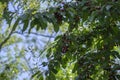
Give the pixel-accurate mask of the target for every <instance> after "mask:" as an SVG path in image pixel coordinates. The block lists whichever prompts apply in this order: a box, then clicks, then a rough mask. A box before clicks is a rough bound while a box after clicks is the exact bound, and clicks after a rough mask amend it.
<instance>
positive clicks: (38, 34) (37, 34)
mask: <svg viewBox="0 0 120 80" xmlns="http://www.w3.org/2000/svg"><path fill="white" fill-rule="evenodd" d="M13 33H17V34H20V35H23V34H28V32H24V33H21V32H18V31H14V32H13ZM30 34H34V35H36V36H42V37H48V38H55V36H51V35H50V36H49V35H44V34H40V33H36V32H30Z"/></svg>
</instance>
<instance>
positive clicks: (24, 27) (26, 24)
mask: <svg viewBox="0 0 120 80" xmlns="http://www.w3.org/2000/svg"><path fill="white" fill-rule="evenodd" d="M28 24H29V20H25V21H24V25H23V29H22V32H24V31H25V30H26V29H27V27H28Z"/></svg>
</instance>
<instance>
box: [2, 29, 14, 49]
mask: <svg viewBox="0 0 120 80" xmlns="http://www.w3.org/2000/svg"><path fill="white" fill-rule="evenodd" d="M13 30H14V27H13V28H12V30H11V32H10V33H9V35H8V37H7V38H6V39H5V40H4V41H3V42H1V43H0V51H1V48H2V46H3V45H4V44H5V43H6V42H7V41H8V40H9V38H10V37H11V35H12V33H13Z"/></svg>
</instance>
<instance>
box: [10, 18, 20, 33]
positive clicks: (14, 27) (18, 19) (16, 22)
mask: <svg viewBox="0 0 120 80" xmlns="http://www.w3.org/2000/svg"><path fill="white" fill-rule="evenodd" d="M19 21H20V18H17V20H16V21H15V24H14V25H13V29H12V31H14V30H15V29H16V27H17V26H18V23H19Z"/></svg>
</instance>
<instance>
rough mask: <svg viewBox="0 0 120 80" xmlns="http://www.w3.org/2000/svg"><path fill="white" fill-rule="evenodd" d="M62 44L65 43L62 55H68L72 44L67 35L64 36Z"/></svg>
mask: <svg viewBox="0 0 120 80" xmlns="http://www.w3.org/2000/svg"><path fill="white" fill-rule="evenodd" d="M62 42H63V46H62V53H66V52H67V51H68V48H69V44H70V42H71V41H70V39H69V37H68V35H67V34H64V35H63V37H62Z"/></svg>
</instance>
